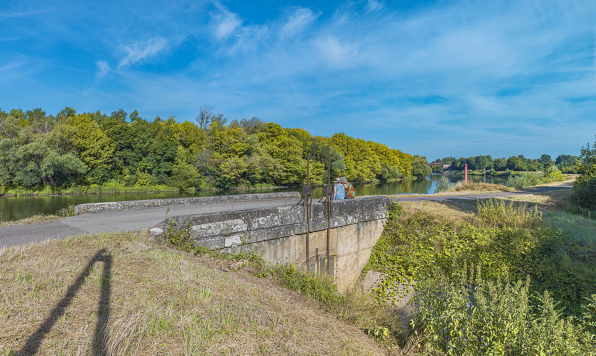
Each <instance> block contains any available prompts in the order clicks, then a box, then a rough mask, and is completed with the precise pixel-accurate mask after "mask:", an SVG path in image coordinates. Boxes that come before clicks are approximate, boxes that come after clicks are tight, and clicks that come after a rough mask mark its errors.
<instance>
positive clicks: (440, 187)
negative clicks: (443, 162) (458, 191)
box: [436, 176, 453, 193]
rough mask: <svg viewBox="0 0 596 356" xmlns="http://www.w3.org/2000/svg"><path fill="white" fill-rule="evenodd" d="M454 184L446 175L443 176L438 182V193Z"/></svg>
mask: <svg viewBox="0 0 596 356" xmlns="http://www.w3.org/2000/svg"><path fill="white" fill-rule="evenodd" d="M452 185H453V184H451V183H449V182H448V181H447V179H446V178H445V176H442V177H441V179H439V181H438V182H437V190H436V192H437V193H441V192H446V191H448V190H449V189H450V188H451V186H452Z"/></svg>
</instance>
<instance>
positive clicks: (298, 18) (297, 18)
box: [280, 8, 321, 38]
mask: <svg viewBox="0 0 596 356" xmlns="http://www.w3.org/2000/svg"><path fill="white" fill-rule="evenodd" d="M320 15H321V13H320V12H319V13H315V12H313V11H312V10H311V9H307V8H298V9H296V11H294V12H293V13H292V15H290V17H289V18H288V21H287V22H286V23H285V24H284V25H283V27H282V29H281V32H280V37H281V38H288V37H292V36H294V35H296V34H297V33H299V32H300V31H302V30H303V29H304V28H306V27H307V26H309V25H310V24H312V23H313V21H315V20H316V19H317V17H319V16H320Z"/></svg>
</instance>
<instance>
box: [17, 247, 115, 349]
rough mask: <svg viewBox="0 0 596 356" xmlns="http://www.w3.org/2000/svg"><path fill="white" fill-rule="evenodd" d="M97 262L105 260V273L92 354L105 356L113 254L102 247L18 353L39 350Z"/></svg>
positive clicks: (102, 280)
mask: <svg viewBox="0 0 596 356" xmlns="http://www.w3.org/2000/svg"><path fill="white" fill-rule="evenodd" d="M97 262H103V274H102V279H101V295H100V298H99V303H98V307H97V323H96V324H95V331H94V333H93V345H92V355H94V356H99V355H102V356H103V355H107V354H108V352H107V343H108V336H109V335H108V321H109V317H110V294H111V283H110V280H111V274H112V256H110V254H108V253H107V251H106V249H102V250H99V251H98V252H97V253H96V254H95V256H93V258H92V259H91V260H90V261H89V263H88V264H87V266H86V267H85V269H84V270H83V272H81V274H80V275H79V277H78V278H77V279H76V281H75V282H74V283H73V284H72V285H71V286H70V287H69V288H68V291H67V292H66V294H65V295H64V297H63V298H62V299H61V300H60V302H58V304H57V305H56V306H55V307H54V309H53V310H52V312H51V313H50V315H49V316H48V318H47V319H46V320H45V322H44V323H43V324H41V325H40V326H39V328H38V329H37V330H36V331H35V332H34V333H33V334H32V335H31V336H29V338H28V339H27V342H26V343H25V345H24V346H23V348H22V349H21V350H19V351H18V352H17V353H16V354H17V355H34V354H36V353H37V352H38V351H39V347H40V346H41V343H42V341H43V339H44V338H45V336H46V335H47V334H48V333H49V332H50V330H51V329H52V327H53V326H54V324H55V323H56V321H58V319H59V318H60V317H61V316H63V315H64V313H65V311H66V309H67V308H68V306H70V304H71V303H72V300H73V299H74V297H75V296H76V295H77V293H78V291H79V290H80V289H81V287H82V286H83V284H85V279H87V277H88V276H89V275H90V274H91V271H92V270H93V266H94V265H95V263H97Z"/></svg>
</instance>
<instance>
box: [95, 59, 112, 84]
mask: <svg viewBox="0 0 596 356" xmlns="http://www.w3.org/2000/svg"><path fill="white" fill-rule="evenodd" d="M96 64H97V72H96V73H95V79H96V80H99V79H101V78H103V77H105V76H106V75H107V74H108V73H109V72H110V66H109V65H108V63H107V62H106V61H97V62H96Z"/></svg>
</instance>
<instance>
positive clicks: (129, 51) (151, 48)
mask: <svg viewBox="0 0 596 356" xmlns="http://www.w3.org/2000/svg"><path fill="white" fill-rule="evenodd" d="M167 44H168V41H166V40H165V39H163V38H161V37H157V38H152V39H150V40H148V41H138V42H135V43H133V44H131V45H128V46H122V45H121V46H120V50H121V51H122V52H125V53H126V57H125V58H123V59H122V60H121V61H120V63H119V64H118V69H120V68H122V67H126V66H130V65H133V64H135V63H137V62H140V61H142V60H144V59H146V58H148V57H151V56H154V55H155V54H157V53H158V52H160V51H161V50H162V49H164V48H165V47H166V45H167Z"/></svg>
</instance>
